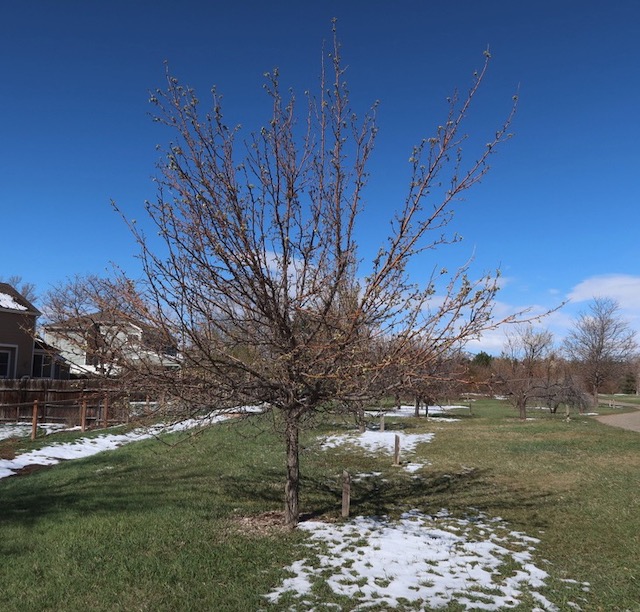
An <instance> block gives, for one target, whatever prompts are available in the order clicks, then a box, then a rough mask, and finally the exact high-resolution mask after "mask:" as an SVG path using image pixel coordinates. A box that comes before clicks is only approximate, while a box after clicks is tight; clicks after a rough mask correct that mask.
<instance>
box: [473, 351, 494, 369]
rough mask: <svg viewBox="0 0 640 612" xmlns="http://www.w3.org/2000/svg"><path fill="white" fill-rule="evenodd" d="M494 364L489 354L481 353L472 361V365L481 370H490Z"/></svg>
mask: <svg viewBox="0 0 640 612" xmlns="http://www.w3.org/2000/svg"><path fill="white" fill-rule="evenodd" d="M492 362H493V357H492V356H491V355H489V353H485V352H484V351H480V352H479V353H477V354H476V355H474V356H473V359H472V360H471V365H474V366H478V367H480V368H488V367H490V366H491V363H492Z"/></svg>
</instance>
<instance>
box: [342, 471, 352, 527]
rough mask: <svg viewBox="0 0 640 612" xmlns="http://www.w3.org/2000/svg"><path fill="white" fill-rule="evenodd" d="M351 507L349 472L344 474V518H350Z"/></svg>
mask: <svg viewBox="0 0 640 612" xmlns="http://www.w3.org/2000/svg"><path fill="white" fill-rule="evenodd" d="M350 506H351V475H350V474H349V472H347V470H344V471H343V472H342V518H347V517H348V516H349V509H350Z"/></svg>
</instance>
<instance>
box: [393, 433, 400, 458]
mask: <svg viewBox="0 0 640 612" xmlns="http://www.w3.org/2000/svg"><path fill="white" fill-rule="evenodd" d="M393 465H400V436H399V435H398V434H396V444H395V450H394V452H393Z"/></svg>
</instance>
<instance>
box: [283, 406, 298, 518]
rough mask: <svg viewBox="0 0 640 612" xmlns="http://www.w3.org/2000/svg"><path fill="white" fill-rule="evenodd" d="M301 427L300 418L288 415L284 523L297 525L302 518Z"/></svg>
mask: <svg viewBox="0 0 640 612" xmlns="http://www.w3.org/2000/svg"><path fill="white" fill-rule="evenodd" d="M299 433H300V427H299V423H298V419H296V418H295V417H290V416H288V417H287V420H286V426H285V437H286V447H287V482H286V484H285V487H284V524H285V525H286V526H287V527H291V528H293V527H295V526H296V525H297V524H298V520H299V518H300V507H299V490H300V458H299V442H298V437H299Z"/></svg>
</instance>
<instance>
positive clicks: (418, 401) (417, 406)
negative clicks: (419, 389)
mask: <svg viewBox="0 0 640 612" xmlns="http://www.w3.org/2000/svg"><path fill="white" fill-rule="evenodd" d="M415 411H416V416H417V417H419V416H420V397H419V396H417V395H416V400H415Z"/></svg>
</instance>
